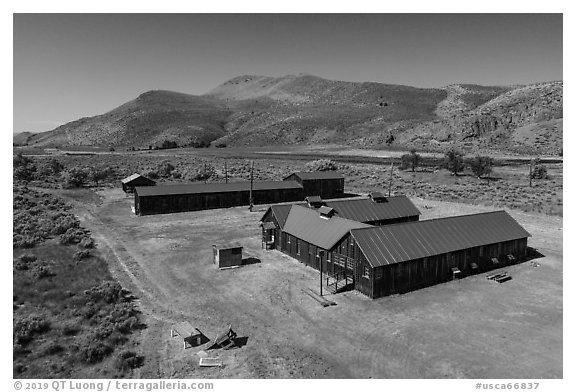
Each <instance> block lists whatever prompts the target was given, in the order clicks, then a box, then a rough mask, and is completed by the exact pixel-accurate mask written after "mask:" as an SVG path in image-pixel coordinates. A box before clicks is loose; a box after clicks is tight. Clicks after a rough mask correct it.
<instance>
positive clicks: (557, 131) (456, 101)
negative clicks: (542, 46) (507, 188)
mask: <svg viewBox="0 0 576 392" xmlns="http://www.w3.org/2000/svg"><path fill="white" fill-rule="evenodd" d="M562 90H563V83H562V82H547V83H539V84H534V85H528V86H479V85H472V84H454V85H450V86H446V87H444V88H437V89H432V88H416V87H410V86H400V85H391V84H382V83H373V82H364V83H360V82H343V81H333V80H327V79H323V78H319V77H316V76H312V75H288V76H283V77H266V76H255V75H244V76H239V77H236V78H233V79H231V80H229V81H227V82H225V83H223V84H221V85H220V86H217V87H216V88H215V89H213V90H212V91H210V92H208V93H207V94H205V95H202V96H194V95H187V94H181V93H175V92H169V91H150V92H147V93H144V94H142V95H140V96H139V97H138V98H136V99H135V100H133V101H130V102H128V103H126V104H124V105H122V106H120V107H118V108H116V109H114V110H112V111H110V112H108V113H105V114H103V115H100V116H95V117H90V118H84V119H80V120H77V121H74V122H71V123H68V124H65V125H63V126H61V127H58V128H56V129H55V130H53V131H50V132H48V133H44V134H39V135H34V136H32V137H30V138H28V144H36V145H113V146H137V147H142V146H148V145H158V144H161V143H162V142H163V141H164V140H170V141H175V142H177V143H178V144H179V145H198V144H206V143H208V142H211V143H212V144H213V145H228V146H243V145H251V146H253V145H282V144H308V143H339V144H348V145H355V146H358V147H364V146H370V147H372V148H378V147H386V146H398V147H400V148H411V147H414V148H419V149H426V150H443V149H446V148H449V147H451V146H454V145H456V146H458V147H461V148H465V149H467V150H469V151H476V150H485V149H496V150H497V149H501V150H507V151H510V150H511V151H517V152H528V153H549V154H557V153H558V152H559V151H561V149H562V116H563V113H562V103H563V97H562Z"/></svg>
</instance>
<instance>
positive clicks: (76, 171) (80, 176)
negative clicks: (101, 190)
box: [66, 167, 90, 188]
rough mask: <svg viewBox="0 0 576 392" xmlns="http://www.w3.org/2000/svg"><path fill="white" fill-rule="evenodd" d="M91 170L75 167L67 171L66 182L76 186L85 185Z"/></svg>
mask: <svg viewBox="0 0 576 392" xmlns="http://www.w3.org/2000/svg"><path fill="white" fill-rule="evenodd" d="M89 175H90V172H89V171H88V170H87V169H83V168H78V167H73V168H71V169H68V170H67V171H66V183H67V184H68V185H69V186H73V187H75V188H80V187H83V186H84V184H86V180H87V179H88V176H89Z"/></svg>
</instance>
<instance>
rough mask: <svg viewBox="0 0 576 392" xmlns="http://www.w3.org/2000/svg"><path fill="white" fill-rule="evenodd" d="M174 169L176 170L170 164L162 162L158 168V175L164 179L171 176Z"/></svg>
mask: <svg viewBox="0 0 576 392" xmlns="http://www.w3.org/2000/svg"><path fill="white" fill-rule="evenodd" d="M174 169H176V168H175V167H174V165H172V164H171V163H170V162H168V161H163V162H162V163H160V165H159V166H158V175H159V176H160V177H164V178H167V177H170V175H171V174H172V172H173V171H174Z"/></svg>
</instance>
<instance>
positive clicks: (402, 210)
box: [264, 196, 420, 228]
mask: <svg viewBox="0 0 576 392" xmlns="http://www.w3.org/2000/svg"><path fill="white" fill-rule="evenodd" d="M309 197H310V196H309ZM387 200H388V201H387V202H386V203H375V202H373V201H372V200H370V199H367V198H362V199H350V200H324V201H323V203H324V205H325V206H327V207H330V208H333V209H334V211H335V214H334V215H335V216H337V217H340V218H344V219H349V220H353V221H357V222H373V221H379V220H387V219H396V218H404V217H408V216H416V215H420V211H419V210H418V208H416V206H415V205H414V204H412V202H411V201H410V199H409V198H407V197H406V196H392V197H389V198H387ZM296 205H299V206H306V205H307V204H306V203H296ZM291 207H292V204H274V205H272V206H271V207H270V209H272V212H273V213H274V215H275V216H276V220H277V221H278V223H279V224H280V227H281V228H283V227H284V223H285V222H286V218H287V217H288V213H289V212H290V208H291ZM270 209H269V210H270ZM267 213H268V211H266V214H267ZM266 214H264V216H266Z"/></svg>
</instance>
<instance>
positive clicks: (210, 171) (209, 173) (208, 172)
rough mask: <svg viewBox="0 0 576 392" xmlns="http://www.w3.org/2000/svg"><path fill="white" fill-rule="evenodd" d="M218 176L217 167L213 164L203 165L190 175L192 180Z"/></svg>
mask: <svg viewBox="0 0 576 392" xmlns="http://www.w3.org/2000/svg"><path fill="white" fill-rule="evenodd" d="M214 176H216V169H215V168H214V166H212V165H211V164H209V163H207V164H204V165H201V166H200V167H199V168H198V169H197V170H196V172H195V173H194V174H192V176H191V177H190V180H192V181H206V180H209V179H210V178H212V177H214Z"/></svg>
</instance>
